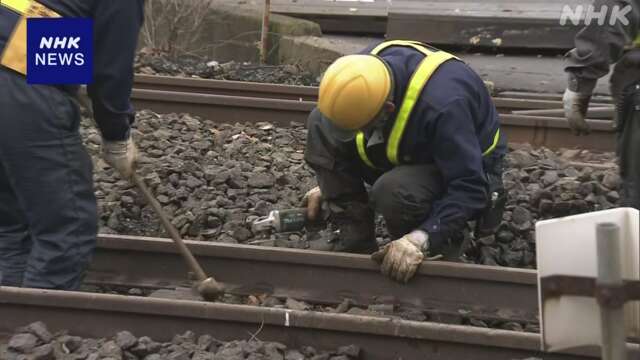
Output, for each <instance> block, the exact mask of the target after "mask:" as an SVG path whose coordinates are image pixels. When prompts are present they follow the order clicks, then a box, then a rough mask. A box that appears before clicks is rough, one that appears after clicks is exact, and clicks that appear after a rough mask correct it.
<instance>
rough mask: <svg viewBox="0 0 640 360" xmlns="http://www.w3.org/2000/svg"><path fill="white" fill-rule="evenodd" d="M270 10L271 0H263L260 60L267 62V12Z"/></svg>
mask: <svg viewBox="0 0 640 360" xmlns="http://www.w3.org/2000/svg"><path fill="white" fill-rule="evenodd" d="M270 12H271V0H264V11H263V13H262V36H261V37H260V62H261V63H263V64H265V63H266V62H267V54H268V53H269V13H270Z"/></svg>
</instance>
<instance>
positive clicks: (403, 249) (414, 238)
mask: <svg viewBox="0 0 640 360" xmlns="http://www.w3.org/2000/svg"><path fill="white" fill-rule="evenodd" d="M428 247H429V235H428V234H427V233H426V232H424V231H422V230H414V231H412V232H410V233H409V234H407V235H405V236H403V237H401V238H400V239H398V240H396V241H392V242H391V243H389V244H387V245H385V246H384V247H383V248H382V249H380V250H378V251H376V252H375V253H373V254H371V258H372V259H373V261H375V262H377V263H379V264H381V266H380V270H381V271H382V273H383V274H385V275H387V276H389V277H391V278H392V279H395V280H396V281H399V282H404V283H406V282H407V281H409V280H410V279H411V278H412V277H413V275H415V273H416V271H417V270H418V267H419V266H420V264H421V263H422V260H423V259H424V253H425V252H426V250H427V249H428Z"/></svg>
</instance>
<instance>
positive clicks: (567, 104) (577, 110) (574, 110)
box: [562, 89, 591, 135]
mask: <svg viewBox="0 0 640 360" xmlns="http://www.w3.org/2000/svg"><path fill="white" fill-rule="evenodd" d="M590 99H591V94H584V93H579V92H575V91H572V90H569V89H567V90H565V92H564V95H563V96H562V103H563V104H564V114H565V116H566V117H567V120H569V126H570V127H571V130H572V131H573V133H574V135H587V134H589V132H590V131H591V130H590V129H589V125H588V124H587V122H586V121H585V119H584V118H585V117H586V116H587V109H588V108H589V100H590Z"/></svg>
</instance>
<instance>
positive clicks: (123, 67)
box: [0, 0, 144, 140]
mask: <svg viewBox="0 0 640 360" xmlns="http://www.w3.org/2000/svg"><path fill="white" fill-rule="evenodd" d="M143 14H144V1H143V0H38V1H35V0H0V64H2V65H0V71H11V72H14V73H16V75H17V74H20V76H24V75H25V73H26V70H27V69H26V66H25V60H26V54H25V48H26V44H25V42H26V37H25V35H26V31H25V30H26V29H25V23H26V21H25V19H26V18H28V17H79V18H91V19H93V27H94V29H93V34H94V39H93V50H94V53H93V83H92V84H90V85H89V86H88V91H89V95H90V97H91V99H92V102H93V111H94V115H95V119H96V122H97V123H98V126H99V127H100V130H101V132H102V135H103V137H104V138H105V139H107V140H123V139H124V138H126V136H127V135H128V132H129V127H130V124H131V123H132V122H133V119H134V112H133V108H132V107H131V104H130V101H129V98H130V95H131V87H132V85H133V59H134V56H135V52H136V48H137V41H138V34H139V31H140V27H141V26H142V22H143V18H144V16H143ZM3 85H4V84H0V86H3ZM56 87H57V88H59V89H61V90H63V91H66V92H68V93H71V94H72V95H74V94H75V92H77V90H78V87H77V86H56Z"/></svg>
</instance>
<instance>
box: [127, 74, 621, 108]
mask: <svg viewBox="0 0 640 360" xmlns="http://www.w3.org/2000/svg"><path fill="white" fill-rule="evenodd" d="M134 88H135V89H146V90H157V91H170V92H184V93H200V94H210V95H227V96H240V97H255V98H269V99H282V100H296V101H317V99H318V87H316V86H298V85H282V84H269V83H256V82H248V81H229V80H213V79H198V78H184V77H175V76H159V75H136V77H135V82H134ZM493 100H494V103H495V105H496V107H498V109H501V110H502V112H504V109H522V110H536V109H560V108H562V95H560V94H541V93H527V92H516V91H508V92H501V93H499V94H498V95H497V96H494V97H493ZM610 103H611V98H609V97H601V96H596V97H594V99H593V103H592V104H591V106H592V107H597V106H606V105H608V104H610Z"/></svg>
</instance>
